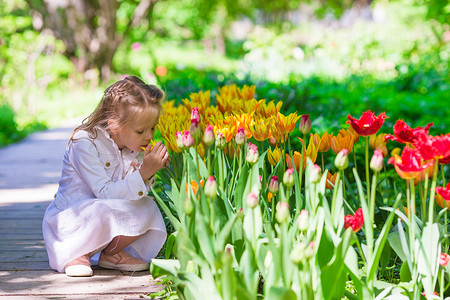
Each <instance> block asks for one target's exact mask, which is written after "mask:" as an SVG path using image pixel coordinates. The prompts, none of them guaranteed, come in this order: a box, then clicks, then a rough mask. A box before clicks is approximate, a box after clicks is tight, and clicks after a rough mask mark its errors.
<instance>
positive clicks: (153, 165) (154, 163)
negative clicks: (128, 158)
mask: <svg viewBox="0 0 450 300" xmlns="http://www.w3.org/2000/svg"><path fill="white" fill-rule="evenodd" d="M169 163H170V156H169V152H168V151H167V148H166V146H164V145H163V144H162V143H161V142H157V143H156V144H155V146H154V147H153V148H152V149H151V150H150V147H147V148H146V149H145V151H144V160H143V163H142V166H141V168H140V169H139V172H140V173H141V176H142V179H144V180H148V179H149V178H150V177H152V176H153V175H155V174H156V172H158V171H159V170H161V169H162V168H165V167H166V166H168V165H169Z"/></svg>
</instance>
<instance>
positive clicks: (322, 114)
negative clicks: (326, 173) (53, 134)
mask: <svg viewBox="0 0 450 300" xmlns="http://www.w3.org/2000/svg"><path fill="white" fill-rule="evenodd" d="M52 2H53V1H31V0H30V1H23V0H10V1H3V2H2V5H0V16H1V18H0V62H1V63H0V90H1V92H0V128H1V134H0V146H2V145H6V144H8V143H11V142H14V141H17V140H20V139H21V138H23V137H24V136H26V135H27V134H28V133H29V132H32V131H34V130H37V129H42V128H44V127H54V126H59V125H60V124H61V123H62V122H63V121H64V120H68V119H72V118H79V117H80V116H86V115H88V114H89V113H90V112H91V111H92V110H93V109H94V108H95V106H96V104H97V103H98V101H99V100H100V98H101V95H102V91H103V90H104V89H105V87H106V86H107V85H108V84H110V83H112V82H114V81H116V80H118V79H120V78H121V77H122V76H123V75H124V74H134V75H138V76H140V77H142V78H143V79H144V80H146V81H147V82H150V83H156V84H159V85H160V86H161V87H162V88H163V89H164V90H165V91H166V93H167V98H168V99H169V100H172V99H175V100H177V101H180V100H181V99H183V98H185V97H187V96H188V95H189V94H190V93H191V92H197V91H199V90H207V89H209V90H212V91H213V96H214V92H215V91H217V88H218V87H219V86H222V85H225V84H230V83H236V84H238V85H244V84H255V85H256V86H257V97H258V98H259V99H262V98H264V99H267V100H283V102H284V106H283V109H284V110H285V111H286V112H291V111H298V112H299V113H300V114H302V113H309V114H311V118H312V119H313V120H314V123H313V124H314V125H315V126H313V128H314V129H315V130H316V131H317V132H319V133H320V132H324V131H327V130H328V131H330V130H336V129H337V128H339V127H340V126H341V125H342V124H343V123H344V122H345V120H346V115H347V114H348V113H350V114H353V115H358V114H360V113H361V112H362V111H364V110H367V109H371V110H372V111H374V112H381V111H386V112H387V115H388V116H390V119H388V120H387V125H388V126H387V127H391V126H390V125H392V124H393V122H395V120H397V119H398V118H402V119H405V121H406V122H408V123H409V124H410V125H411V126H424V125H425V124H426V123H428V122H431V121H432V122H434V123H435V126H434V129H433V130H434V132H433V133H439V132H442V133H445V132H448V125H449V123H450V119H449V118H448V115H449V112H450V111H449V110H450V108H449V106H448V105H447V102H448V98H449V96H448V95H449V84H450V80H449V72H448V69H449V57H450V50H449V49H450V46H449V45H450V27H449V12H450V8H449V3H448V1H443V0H433V1H421V2H415V1H413V0H398V1H392V2H388V1H373V2H372V1H369V2H365V1H355V2H353V3H347V2H345V1H344V2H342V1H331V2H330V1H328V2H327V5H325V4H323V3H321V2H319V1H309V2H308V3H306V2H304V1H294V0H292V1H271V2H270V3H266V2H265V1H244V0H241V1H237V2H236V1H226V0H222V1H219V0H216V1H204V0H195V1H173V0H165V1H163V0H161V1H157V2H155V1H147V2H148V3H149V4H150V7H151V10H149V12H148V14H147V15H146V16H145V17H143V18H141V20H140V22H139V23H138V24H135V26H128V24H129V23H130V20H131V19H132V17H133V14H135V13H136V11H137V10H136V9H137V6H138V5H139V3H144V2H146V1H141V2H137V1H132V0H121V1H117V2H116V3H117V5H118V6H117V11H116V14H115V18H116V19H115V22H116V23H117V26H116V31H115V36H118V37H120V43H119V44H118V46H117V50H116V51H115V52H114V56H113V59H112V65H111V71H112V72H111V74H110V76H109V77H107V78H105V77H104V76H100V75H101V70H100V69H98V68H96V67H92V66H88V67H89V68H85V69H83V68H81V69H80V64H79V61H80V60H82V58H83V57H84V56H83V55H84V54H85V52H86V51H85V50H83V51H84V52H83V51H81V50H79V51H74V53H73V54H70V55H69V54H68V53H67V52H68V51H67V50H68V48H67V45H66V44H65V43H64V42H63V39H62V38H61V37H55V30H52V29H51V28H46V27H45V26H43V25H42V24H40V23H39V20H40V18H38V17H36V16H37V12H39V11H42V7H43V6H44V4H45V3H52ZM82 2H83V1H80V0H71V1H67V3H69V4H70V3H72V4H73V3H75V4H76V3H82ZM92 3H94V2H92ZM99 20H100V17H98V18H97V19H95V18H94V20H92V22H93V23H92V24H94V25H95V26H101V24H100V23H101V22H100V21H99ZM41 21H42V20H41ZM95 22H97V23H95ZM111 22H112V20H111ZM44 25H45V24H44ZM94 25H92V26H94ZM127 26H128V27H127ZM80 49H81V48H80ZM83 53H84V54H83ZM86 59H87V58H86ZM77 62H78V63H77ZM157 66H164V67H165V68H167V73H166V74H164V75H163V76H158V75H157V74H156V73H155V70H156V67H157ZM160 75H162V74H160ZM390 122H391V123H390Z"/></svg>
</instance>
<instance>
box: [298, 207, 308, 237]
mask: <svg viewBox="0 0 450 300" xmlns="http://www.w3.org/2000/svg"><path fill="white" fill-rule="evenodd" d="M297 222H298V229H299V230H300V231H301V232H305V231H306V230H308V227H309V213H308V211H307V210H306V209H302V210H301V211H300V214H299V216H298V219H297Z"/></svg>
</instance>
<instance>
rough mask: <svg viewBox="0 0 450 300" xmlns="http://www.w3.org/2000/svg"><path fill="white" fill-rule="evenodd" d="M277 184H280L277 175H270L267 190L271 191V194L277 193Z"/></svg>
mask: <svg viewBox="0 0 450 300" xmlns="http://www.w3.org/2000/svg"><path fill="white" fill-rule="evenodd" d="M279 185H280V184H279V183H278V177H277V176H272V177H270V182H269V192H271V193H272V194H276V193H278V189H279Z"/></svg>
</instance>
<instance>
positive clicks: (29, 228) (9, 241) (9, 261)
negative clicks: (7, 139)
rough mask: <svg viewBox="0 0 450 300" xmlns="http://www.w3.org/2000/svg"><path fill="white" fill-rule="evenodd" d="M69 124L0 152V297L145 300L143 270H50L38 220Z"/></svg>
mask: <svg viewBox="0 0 450 300" xmlns="http://www.w3.org/2000/svg"><path fill="white" fill-rule="evenodd" d="M73 127H74V126H68V127H64V128H59V129H53V130H48V131H44V132H40V133H35V134H33V135H31V136H29V137H28V138H27V139H25V140H24V141H22V142H20V143H18V144H14V145H11V146H8V147H6V148H2V149H0V299H1V300H3V299H25V298H26V299H143V298H144V299H145V298H147V299H150V297H149V296H148V294H149V293H151V292H155V291H157V290H158V288H157V287H156V286H154V285H153V284H152V277H151V276H150V274H149V272H147V271H146V272H134V273H132V272H121V271H114V270H105V269H101V268H99V267H97V266H94V267H93V269H94V276H93V277H89V278H75V277H67V276H66V275H65V274H61V273H58V272H56V271H54V270H52V269H50V267H49V264H48V257H47V252H46V250H45V245H44V241H43V239H42V229H41V224H42V217H43V215H44V212H45V209H46V207H47V205H48V204H49V203H50V201H51V199H52V198H53V195H54V194H55V192H56V190H57V182H58V180H59V175H60V171H61V163H62V158H63V155H64V150H65V146H66V144H67V141H68V138H69V137H70V135H71V133H72V129H73Z"/></svg>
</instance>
